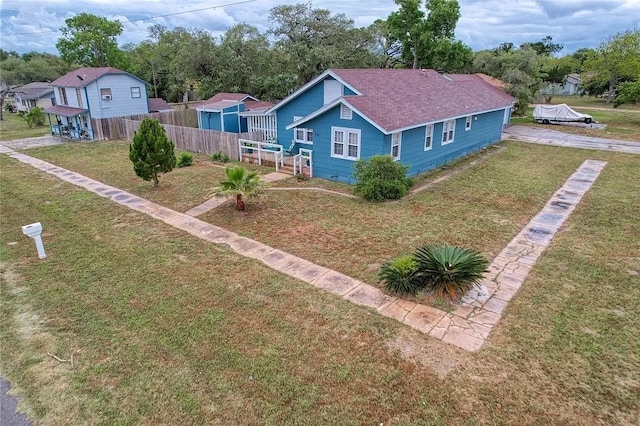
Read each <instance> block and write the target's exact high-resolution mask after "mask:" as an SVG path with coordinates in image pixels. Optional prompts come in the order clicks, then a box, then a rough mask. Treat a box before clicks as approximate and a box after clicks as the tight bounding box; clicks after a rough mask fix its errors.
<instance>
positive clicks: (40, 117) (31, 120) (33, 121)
mask: <svg viewBox="0 0 640 426" xmlns="http://www.w3.org/2000/svg"><path fill="white" fill-rule="evenodd" d="M20 117H21V118H22V119H23V120H24V121H26V122H27V126H29V127H40V126H44V121H45V118H44V113H43V112H42V108H40V107H33V108H31V109H30V110H29V112H28V113H26V114H22V115H20Z"/></svg>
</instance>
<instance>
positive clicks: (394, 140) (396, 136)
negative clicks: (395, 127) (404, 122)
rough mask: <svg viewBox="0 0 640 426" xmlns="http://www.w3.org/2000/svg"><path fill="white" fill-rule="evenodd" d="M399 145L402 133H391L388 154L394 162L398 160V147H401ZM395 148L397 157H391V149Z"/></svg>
mask: <svg viewBox="0 0 640 426" xmlns="http://www.w3.org/2000/svg"><path fill="white" fill-rule="evenodd" d="M401 145H402V132H398V133H392V134H391V152H390V154H391V157H392V158H393V159H394V160H396V161H397V160H400V147H401ZM396 146H397V147H398V155H397V156H394V155H393V148H394V147H396Z"/></svg>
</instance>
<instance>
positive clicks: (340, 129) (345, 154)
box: [331, 126, 362, 161]
mask: <svg viewBox="0 0 640 426" xmlns="http://www.w3.org/2000/svg"><path fill="white" fill-rule="evenodd" d="M336 132H342V133H343V139H342V140H343V142H342V155H340V154H336V153H335V140H334V137H335V134H336ZM350 133H353V134H356V135H357V136H358V143H357V147H358V155H357V156H356V157H350V156H349V134H350ZM361 142H362V139H361V134H360V129H350V128H347V127H334V126H331V156H332V157H333V158H341V159H343V160H350V161H357V160H359V159H360V152H361V150H362V143H361Z"/></svg>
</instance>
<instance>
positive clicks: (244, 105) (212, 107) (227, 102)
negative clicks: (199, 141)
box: [195, 93, 273, 140]
mask: <svg viewBox="0 0 640 426" xmlns="http://www.w3.org/2000/svg"><path fill="white" fill-rule="evenodd" d="M271 106H273V104H272V103H270V102H263V101H259V100H258V99H256V98H254V97H253V96H250V95H248V94H246V93H218V94H216V95H214V96H213V97H211V98H209V99H207V100H206V101H204V102H202V104H199V105H197V106H195V110H196V111H197V112H198V127H199V128H200V129H206V130H217V131H221V132H231V133H241V132H246V131H247V130H248V127H249V121H251V119H249V118H248V117H256V116H259V117H264V112H265V111H266V110H267V109H268V108H269V107H271ZM254 121H255V122H254V123H253V128H254V129H255V128H256V127H257V125H258V121H259V120H254ZM263 137H264V139H265V140H267V139H270V138H272V137H273V135H271V134H263Z"/></svg>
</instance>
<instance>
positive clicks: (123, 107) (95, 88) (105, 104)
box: [44, 67, 149, 139]
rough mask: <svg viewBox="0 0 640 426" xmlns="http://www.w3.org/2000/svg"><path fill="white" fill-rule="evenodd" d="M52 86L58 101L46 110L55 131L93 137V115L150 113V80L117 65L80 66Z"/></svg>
mask: <svg viewBox="0 0 640 426" xmlns="http://www.w3.org/2000/svg"><path fill="white" fill-rule="evenodd" d="M51 86H53V89H54V90H53V93H54V95H55V101H56V105H55V106H53V107H51V108H47V109H46V110H45V111H44V112H45V113H46V114H49V119H50V121H51V133H52V134H59V135H63V136H68V137H70V138H71V139H93V138H94V131H93V126H94V123H93V122H92V119H100V118H112V117H126V116H129V115H137V114H147V113H149V104H148V99H147V89H146V86H147V83H146V82H145V81H143V80H140V79H139V78H138V77H135V76H133V75H131V74H129V73H128V72H125V71H122V70H119V69H117V68H110V67H102V68H80V69H77V70H75V71H71V72H70V73H68V74H65V75H63V76H62V77H60V78H59V79H57V80H55V81H54V82H52V83H51ZM51 116H54V119H53V120H51Z"/></svg>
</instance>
